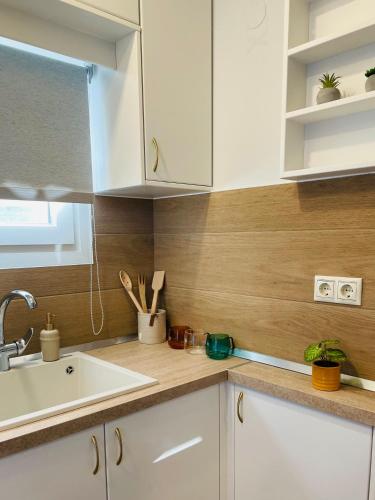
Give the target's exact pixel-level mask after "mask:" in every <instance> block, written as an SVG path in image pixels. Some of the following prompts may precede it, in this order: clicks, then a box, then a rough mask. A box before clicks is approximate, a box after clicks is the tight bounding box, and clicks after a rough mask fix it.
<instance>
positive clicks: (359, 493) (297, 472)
mask: <svg viewBox="0 0 375 500" xmlns="http://www.w3.org/2000/svg"><path fill="white" fill-rule="evenodd" d="M241 393H242V394H243V397H242V400H241V396H240V394H241ZM234 398H235V400H234V402H233V403H234V418H235V424H234V434H235V436H234V463H235V467H234V476H235V477H234V490H235V491H234V498H235V500H331V499H334V498H337V499H340V500H367V499H368V487H369V475H370V456H371V446H372V428H371V427H368V426H365V425H361V424H357V423H354V422H351V421H349V420H344V419H341V418H338V417H335V416H333V415H329V414H326V413H322V412H319V411H316V410H313V409H310V408H306V407H304V406H300V405H296V404H294V403H290V402H288V401H285V400H282V399H279V398H275V397H272V396H269V395H266V394H262V393H259V392H257V391H254V390H250V389H246V388H243V387H240V386H236V387H235V390H234ZM241 419H242V420H243V422H241V421H240V420H241Z"/></svg>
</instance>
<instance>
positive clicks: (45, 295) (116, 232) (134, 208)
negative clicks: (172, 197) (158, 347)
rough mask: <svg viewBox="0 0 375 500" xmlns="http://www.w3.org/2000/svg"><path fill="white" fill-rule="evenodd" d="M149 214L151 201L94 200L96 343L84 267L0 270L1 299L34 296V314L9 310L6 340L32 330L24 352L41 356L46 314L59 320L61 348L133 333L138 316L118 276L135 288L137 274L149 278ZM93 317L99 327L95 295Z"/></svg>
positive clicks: (19, 305) (18, 306) (20, 307)
mask: <svg viewBox="0 0 375 500" xmlns="http://www.w3.org/2000/svg"><path fill="white" fill-rule="evenodd" d="M152 210H153V207H152V201H148V200H131V199H126V198H109V197H97V198H96V199H95V215H96V229H97V234H98V236H97V246H98V256H99V268H100V281H101V288H102V290H103V292H102V294H103V306H104V315H105V321H104V329H103V332H102V333H101V335H100V336H99V337H94V336H93V334H92V331H91V320H90V293H89V290H90V288H89V283H90V274H89V272H90V266H88V265H82V266H63V267H48V268H33V269H12V270H0V294H1V295H3V294H5V293H6V292H8V291H9V290H12V289H14V288H23V289H25V290H29V291H30V292H31V293H33V294H34V295H35V297H36V298H37V301H38V308H37V309H35V310H34V311H29V310H27V308H26V305H25V304H24V303H23V301H16V302H14V303H13V304H11V305H10V307H9V308H8V312H7V318H6V327H5V333H6V339H7V340H8V341H9V340H14V339H15V338H19V337H20V336H22V335H23V334H24V332H25V331H26V330H27V328H29V327H30V326H33V327H34V328H35V335H34V338H33V340H32V342H31V345H30V348H29V349H28V351H27V352H28V353H30V352H35V351H39V350H40V346H39V331H40V329H41V328H42V327H43V324H44V323H45V315H46V312H47V311H50V312H52V313H54V314H56V316H57V318H56V325H57V327H58V328H59V330H60V334H61V343H62V345H63V346H68V345H76V344H81V343H85V342H92V341H94V340H97V339H104V338H112V337H117V336H122V335H128V334H132V333H136V331H137V323H136V312H135V309H134V307H133V306H132V305H131V303H130V301H129V299H128V297H127V295H126V294H125V292H124V290H123V289H122V288H121V284H120V281H119V278H118V272H119V270H120V269H121V268H124V269H126V270H127V271H128V272H129V274H130V275H131V277H132V278H134V283H136V276H137V273H138V272H140V271H142V272H144V273H146V274H147V275H148V276H149V277H150V276H151V274H152V271H153V264H154V262H153V260H154V256H153V221H152ZM95 271H96V270H95V269H94V278H95V276H96V274H95ZM94 282H95V283H96V280H95V281H94ZM95 289H96V286H95ZM94 316H95V320H96V326H97V327H98V325H99V324H100V314H99V303H98V293H97V292H94Z"/></svg>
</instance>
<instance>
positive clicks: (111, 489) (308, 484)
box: [0, 384, 375, 500]
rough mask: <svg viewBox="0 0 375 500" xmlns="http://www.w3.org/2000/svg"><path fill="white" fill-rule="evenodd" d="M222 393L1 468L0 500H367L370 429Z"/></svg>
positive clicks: (158, 409)
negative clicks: (223, 395) (221, 397)
mask: <svg viewBox="0 0 375 500" xmlns="http://www.w3.org/2000/svg"><path fill="white" fill-rule="evenodd" d="M227 388H228V390H229V394H230V397H229V398H227V399H226V398H224V397H223V399H222V401H221V402H220V396H221V394H223V393H220V388H219V386H218V385H214V386H211V387H209V388H206V389H201V390H199V391H196V392H192V393H190V394H187V395H184V396H181V397H178V398H175V399H172V400H170V401H166V402H164V403H160V404H158V405H156V406H153V407H150V408H147V409H144V410H141V411H138V412H136V413H132V414H130V415H128V416H125V417H122V418H119V419H117V420H114V421H111V422H108V423H107V424H105V425H102V426H96V427H93V428H92V429H88V430H86V431H82V432H79V433H76V434H72V435H71V436H68V437H65V438H62V439H58V440H56V441H54V442H51V443H48V444H45V445H41V446H38V447H36V448H32V449H30V450H27V451H24V452H20V453H17V454H14V455H11V456H9V457H6V458H3V459H1V460H0V498H1V499H2V498H4V499H5V498H9V499H12V500H26V499H27V500H52V499H53V500H66V499H69V500H82V499H90V500H332V499H340V500H369V499H370V500H375V486H374V485H375V468H373V469H374V470H373V471H372V473H371V471H370V468H371V465H370V464H371V448H372V428H371V427H368V426H365V425H361V424H357V423H354V422H352V421H349V420H345V419H341V418H338V417H335V416H333V415H329V414H326V413H322V412H320V411H316V410H313V409H310V408H306V407H304V406H300V405H296V404H294V403H290V402H288V401H285V400H283V399H279V398H276V397H272V396H269V395H266V394H262V393H259V392H257V391H254V390H251V389H246V388H243V387H240V386H233V385H232V384H228V386H227ZM240 394H242V398H241V397H240ZM225 403H226V404H225ZM225 408H226V409H228V410H229V414H228V412H227V410H226V409H225ZM220 414H221V417H220ZM228 417H229V418H228ZM241 420H242V422H241ZM93 438H95V439H93ZM95 440H96V443H97V447H96V444H95ZM220 443H221V451H222V460H220V458H219V455H220V451H219V450H220ZM226 459H228V461H227V460H226ZM220 462H221V463H220ZM373 463H375V453H374V457H373ZM220 467H221V476H222V477H221V478H220ZM226 469H227V470H226ZM370 476H372V479H371V485H369V478H370ZM220 479H221V485H222V490H221V491H220ZM225 479H227V481H226V480H225ZM369 487H370V496H369Z"/></svg>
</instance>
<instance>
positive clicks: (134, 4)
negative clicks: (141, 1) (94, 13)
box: [79, 0, 139, 24]
mask: <svg viewBox="0 0 375 500" xmlns="http://www.w3.org/2000/svg"><path fill="white" fill-rule="evenodd" d="M79 1H80V2H82V3H85V4H87V5H91V6H92V7H95V8H96V9H99V10H102V11H103V12H107V13H108V14H113V15H114V16H117V17H121V18H122V19H127V20H128V21H131V22H133V23H136V24H139V5H138V0H79Z"/></svg>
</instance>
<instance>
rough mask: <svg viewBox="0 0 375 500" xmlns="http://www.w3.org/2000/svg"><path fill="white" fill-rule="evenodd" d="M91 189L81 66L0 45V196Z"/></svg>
mask: <svg viewBox="0 0 375 500" xmlns="http://www.w3.org/2000/svg"><path fill="white" fill-rule="evenodd" d="M91 193H92V173H91V151H90V128H89V110H88V93H87V77H86V69H85V68H84V67H80V66H75V65H72V64H68V63H65V62H61V61H55V60H53V59H49V58H47V57H43V56H39V55H36V54H32V53H28V52H24V51H21V50H18V49H14V48H10V47H6V46H1V45H0V197H1V198H17V199H39V200H53V199H55V200H60V201H78V202H79V201H81V202H87V201H89V200H90V199H91Z"/></svg>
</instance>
